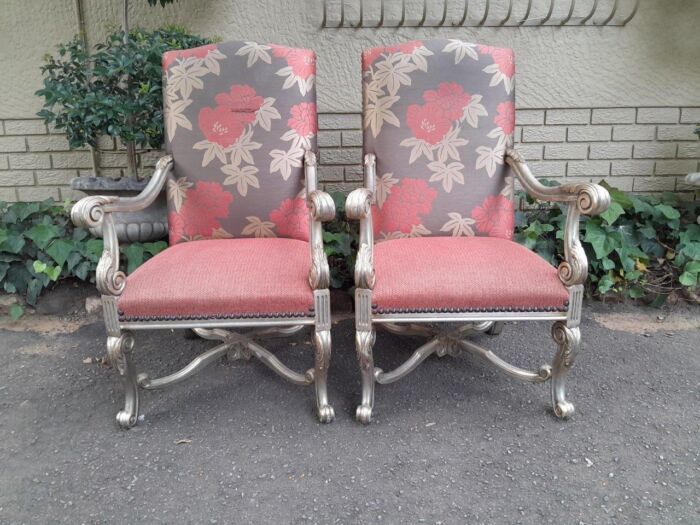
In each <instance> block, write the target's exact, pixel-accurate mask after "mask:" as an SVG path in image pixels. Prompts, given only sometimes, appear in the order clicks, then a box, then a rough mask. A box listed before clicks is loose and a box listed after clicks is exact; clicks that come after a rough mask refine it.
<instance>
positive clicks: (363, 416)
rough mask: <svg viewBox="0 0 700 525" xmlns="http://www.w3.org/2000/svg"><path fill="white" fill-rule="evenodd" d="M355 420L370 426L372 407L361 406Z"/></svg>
mask: <svg viewBox="0 0 700 525" xmlns="http://www.w3.org/2000/svg"><path fill="white" fill-rule="evenodd" d="M355 419H357V421H359V422H360V423H362V424H363V425H369V424H370V423H371V422H372V407H371V406H370V405H360V406H358V407H357V410H356V411H355Z"/></svg>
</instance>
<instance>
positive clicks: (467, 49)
mask: <svg viewBox="0 0 700 525" xmlns="http://www.w3.org/2000/svg"><path fill="white" fill-rule="evenodd" d="M442 52H443V53H452V52H454V54H455V64H459V63H460V62H461V61H462V60H463V59H464V58H465V57H469V58H472V59H474V60H479V53H478V52H477V50H476V44H470V43H468V42H463V41H461V40H454V39H450V41H449V43H448V44H447V45H446V46H445V47H444V48H443V50H442Z"/></svg>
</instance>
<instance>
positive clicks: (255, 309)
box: [117, 238, 314, 321]
mask: <svg viewBox="0 0 700 525" xmlns="http://www.w3.org/2000/svg"><path fill="white" fill-rule="evenodd" d="M309 266H310V256H309V245H308V243H307V242H304V241H299V240H294V239H270V238H263V239H217V240H202V241H191V242H185V243H181V244H177V245H175V246H171V247H169V248H167V249H166V250H164V251H163V252H161V253H159V254H158V255H156V256H155V257H153V258H152V259H149V260H148V261H146V263H144V264H143V265H142V266H140V267H139V268H138V269H136V271H134V272H133V273H132V274H131V275H129V276H128V277H127V280H126V287H125V288H124V292H123V293H122V295H121V296H120V297H119V300H118V303H117V305H118V309H119V317H120V320H122V321H145V320H183V319H190V320H191V319H207V318H214V319H216V318H237V317H313V311H312V310H311V309H310V308H311V307H312V306H313V303H314V297H313V291H312V290H311V287H310V286H309V282H308V272H309Z"/></svg>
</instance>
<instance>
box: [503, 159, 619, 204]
mask: <svg viewBox="0 0 700 525" xmlns="http://www.w3.org/2000/svg"><path fill="white" fill-rule="evenodd" d="M505 160H506V163H507V164H508V165H509V166H510V167H511V168H512V170H513V173H515V176H516V177H517V178H518V180H519V181H520V183H521V184H522V185H523V188H525V191H526V192H527V193H528V194H530V195H532V196H533V197H535V198H537V199H540V200H543V201H549V202H575V203H576V206H577V208H578V210H579V213H582V214H583V215H599V214H601V213H603V212H604V211H605V210H607V209H608V206H610V194H609V193H608V190H606V189H605V188H603V187H602V186H601V185H600V184H593V183H592V182H567V183H564V184H561V185H559V186H545V185H544V184H542V183H541V182H540V181H538V180H537V178H536V177H535V176H534V175H533V174H532V172H531V171H530V168H529V167H528V166H527V164H526V162H525V159H524V158H523V156H522V155H521V154H520V152H519V151H517V150H516V149H515V148H509V149H508V150H507V151H506V159H505Z"/></svg>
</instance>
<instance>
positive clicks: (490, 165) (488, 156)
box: [476, 146, 505, 177]
mask: <svg viewBox="0 0 700 525" xmlns="http://www.w3.org/2000/svg"><path fill="white" fill-rule="evenodd" d="M476 152H477V154H478V155H479V156H478V157H477V159H476V169H478V170H480V169H485V170H486V173H488V175H489V177H493V175H494V173H496V167H497V166H498V165H499V164H503V155H504V153H505V148H499V147H495V148H489V147H487V146H479V147H478V148H476Z"/></svg>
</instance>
